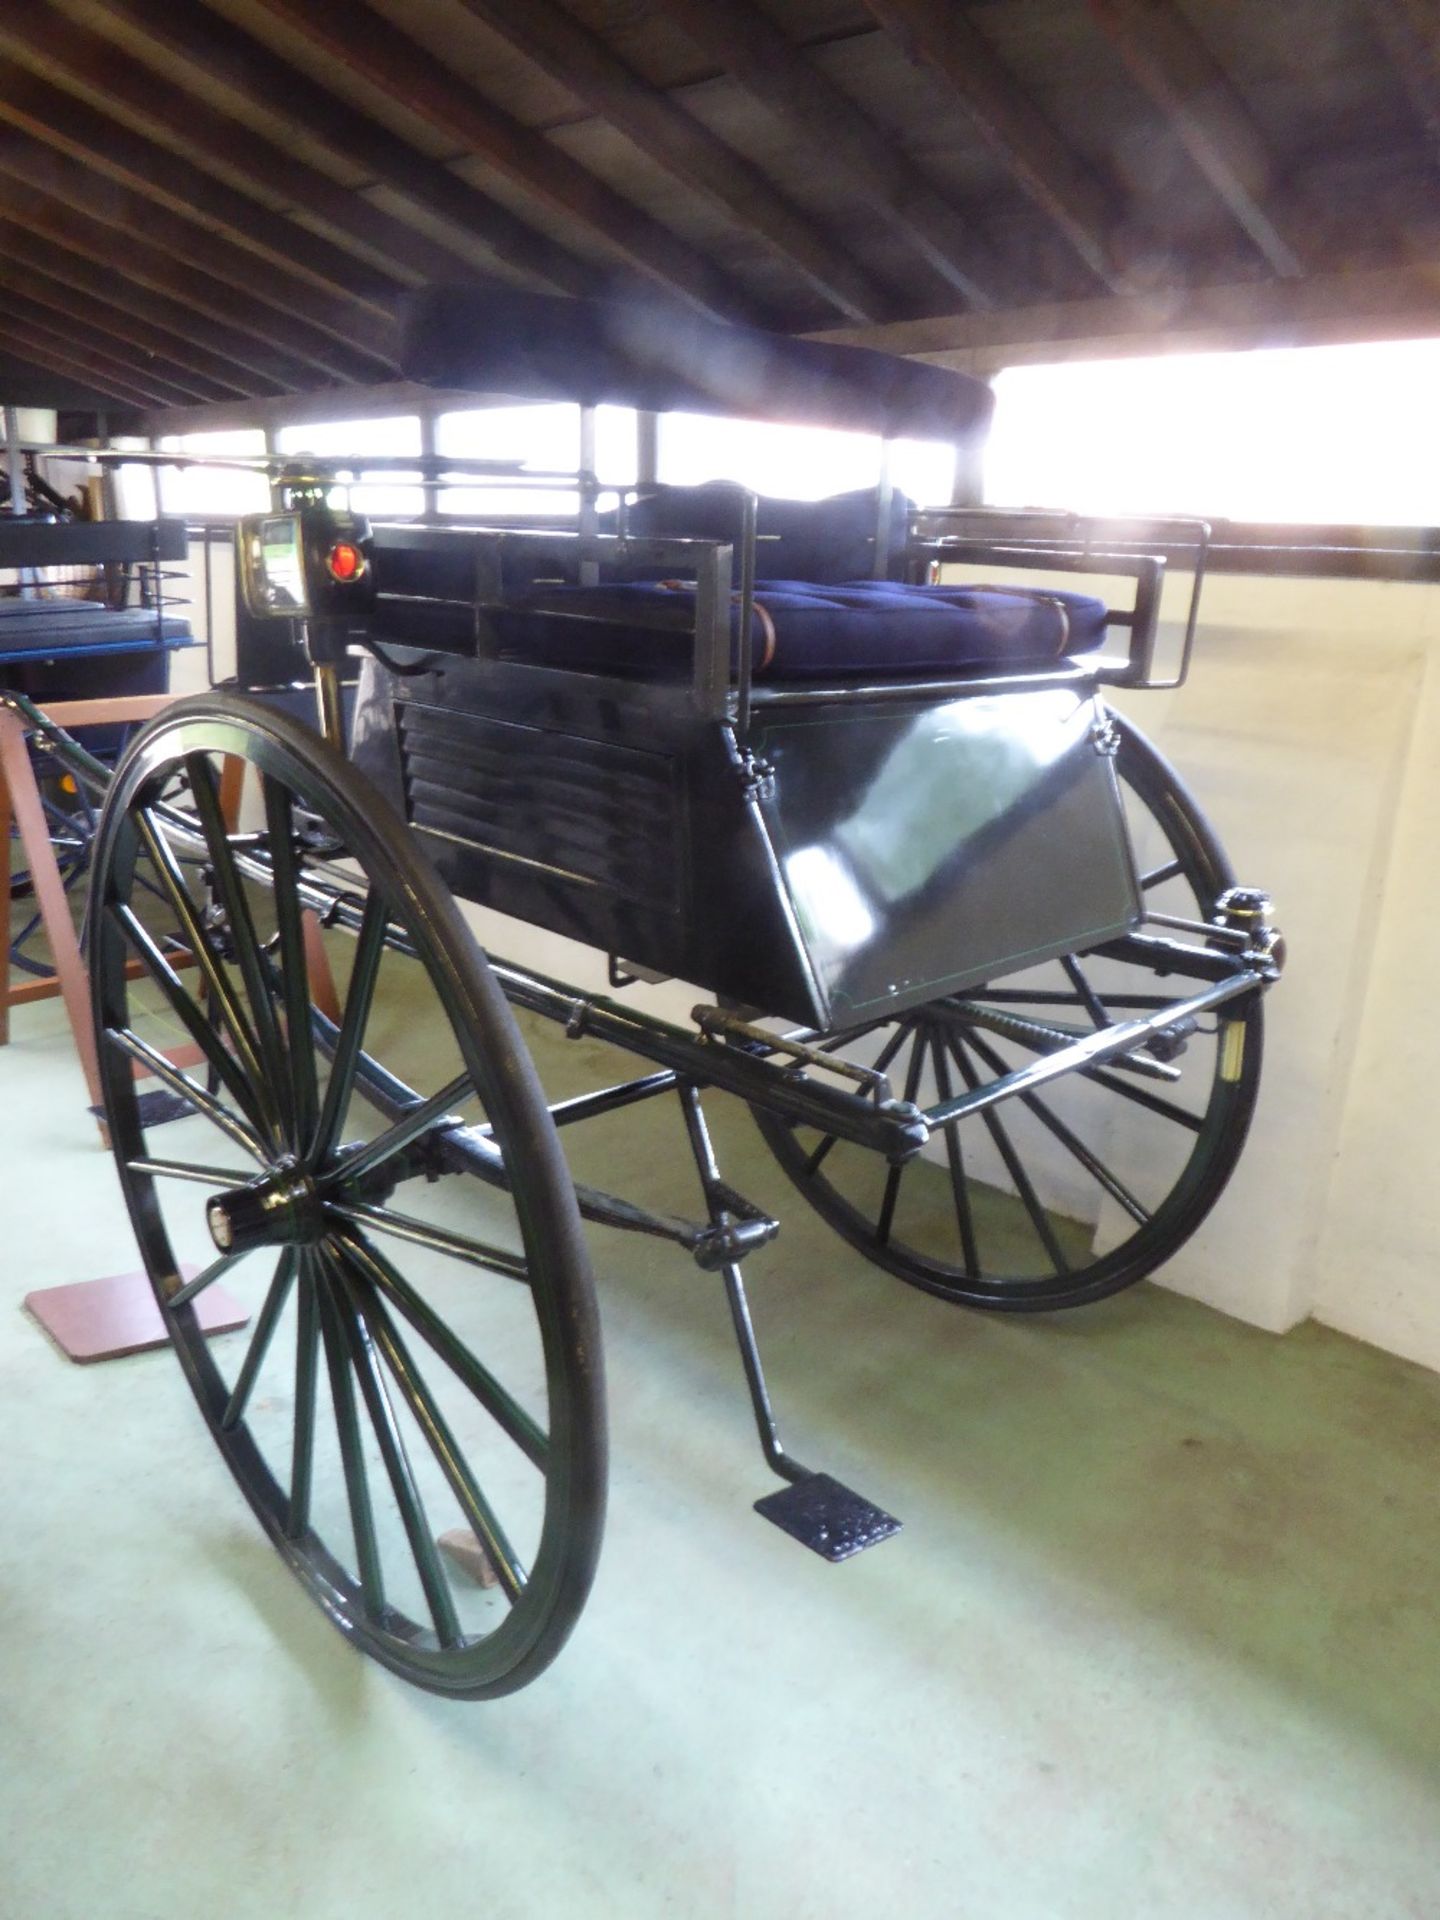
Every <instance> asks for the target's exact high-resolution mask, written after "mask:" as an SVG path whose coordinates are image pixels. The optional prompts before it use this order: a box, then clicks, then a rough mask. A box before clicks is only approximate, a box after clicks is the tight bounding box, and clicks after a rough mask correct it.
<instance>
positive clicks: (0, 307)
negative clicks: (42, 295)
mask: <svg viewBox="0 0 1440 1920" xmlns="http://www.w3.org/2000/svg"><path fill="white" fill-rule="evenodd" d="M0 327H3V329H4V331H5V333H6V334H7V336H8V337H9V338H10V339H12V340H14V341H15V342H16V343H17V344H23V343H24V342H26V341H30V340H37V341H40V342H42V343H43V344H44V345H46V346H47V347H53V348H55V349H56V350H57V351H58V352H61V353H69V354H74V355H76V356H77V357H78V356H80V355H82V354H83V356H84V357H85V360H86V362H87V363H88V364H89V365H90V366H91V367H92V368H94V369H95V370H96V371H97V372H108V373H113V374H114V375H115V376H116V377H117V378H118V379H120V380H121V381H123V382H124V383H125V384H126V385H133V386H134V388H135V389H136V391H137V392H138V391H140V390H142V389H143V390H144V391H145V392H146V393H149V394H151V395H153V397H154V403H155V405H157V406H162V407H192V406H194V405H195V401H196V395H195V394H194V392H193V391H190V390H188V389H186V388H185V387H183V386H176V385H175V383H174V382H173V381H172V380H168V379H167V378H166V377H165V375H164V374H163V373H162V372H160V371H158V370H157V369H156V368H154V367H149V366H145V365H143V364H140V363H139V362H138V361H136V360H134V359H131V358H128V357H127V356H126V355H125V353H124V352H121V353H116V351H115V349H114V347H113V346H110V345H108V343H106V342H105V341H104V340H103V338H101V339H99V340H98V342H97V337H96V336H95V335H94V333H93V331H92V330H91V329H90V328H88V327H84V326H81V325H79V324H77V323H76V322H75V321H74V320H62V319H60V318H59V317H58V316H57V315H55V314H53V313H51V312H49V311H48V310H47V309H46V308H45V307H42V306H40V305H39V304H38V303H37V302H36V301H34V300H29V299H27V298H26V297H25V295H24V294H19V293H15V292H13V291H12V290H11V289H10V288H9V287H6V286H0Z"/></svg>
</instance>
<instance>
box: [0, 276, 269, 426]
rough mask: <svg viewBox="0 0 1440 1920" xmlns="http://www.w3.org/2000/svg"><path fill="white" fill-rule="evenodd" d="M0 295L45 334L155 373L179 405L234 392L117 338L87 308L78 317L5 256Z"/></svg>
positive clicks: (117, 362)
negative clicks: (16, 269) (46, 293)
mask: <svg viewBox="0 0 1440 1920" xmlns="http://www.w3.org/2000/svg"><path fill="white" fill-rule="evenodd" d="M53 284H54V283H53V282H51V283H50V285H52V286H53ZM0 300H3V301H4V302H5V304H6V306H7V307H8V309H9V310H10V312H11V313H12V314H16V313H19V314H22V315H23V316H25V319H26V323H27V324H28V325H31V326H34V327H35V328H36V329H37V330H38V331H39V332H40V333H42V334H43V335H49V336H51V337H54V336H56V335H57V334H58V335H59V336H60V337H62V338H64V339H66V340H69V341H73V342H74V344H75V345H76V346H79V347H85V348H88V349H89V350H90V351H91V352H93V353H95V354H97V355H102V356H103V357H104V358H105V359H107V360H109V361H110V362H111V363H112V364H113V365H114V366H115V367H116V368H117V369H121V368H125V367H129V368H130V369H131V370H132V371H134V372H136V373H139V374H141V375H143V376H145V377H147V378H148V377H149V376H150V375H152V374H153V375H155V376H156V377H158V378H159V379H161V380H163V381H164V382H165V384H166V386H168V387H170V388H172V389H173V390H174V393H175V396H176V402H175V403H176V405H177V406H189V405H193V404H194V402H196V401H197V400H227V399H230V398H232V397H233V392H232V391H231V390H229V389H227V388H225V387H223V386H221V385H219V384H218V383H217V382H216V381H213V380H207V379H206V378H205V376H204V375H203V374H198V373H195V372H193V371H192V370H191V369H190V368H188V367H182V366H178V365H177V364H176V363H175V362H174V361H172V360H167V359H166V358H165V357H164V356H163V355H162V354H158V353H153V352H149V351H147V350H146V349H145V348H144V347H137V346H136V345H135V343H134V342H133V341H129V340H125V339H122V338H120V337H118V336H117V335H116V334H115V333H114V332H113V331H112V330H110V329H109V328H107V327H105V326H103V325H101V324H100V323H99V321H98V320H97V318H96V316H95V314H94V313H93V312H92V311H91V310H90V308H89V307H86V308H85V311H84V314H83V316H82V315H81V314H78V313H77V312H76V311H75V303H74V302H73V301H71V302H68V303H67V302H65V301H63V300H57V299H55V298H54V297H53V295H52V296H51V297H50V298H49V299H47V298H45V297H44V287H43V286H37V284H36V283H35V281H34V280H32V278H31V276H30V275H28V274H20V273H17V272H16V271H15V268H14V267H13V265H12V264H11V263H10V262H9V261H5V260H0Z"/></svg>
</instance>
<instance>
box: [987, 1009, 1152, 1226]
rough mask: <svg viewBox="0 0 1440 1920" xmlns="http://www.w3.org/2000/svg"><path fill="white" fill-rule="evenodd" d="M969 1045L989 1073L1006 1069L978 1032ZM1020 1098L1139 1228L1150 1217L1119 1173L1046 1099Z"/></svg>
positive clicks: (1028, 1095)
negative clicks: (1089, 1145)
mask: <svg viewBox="0 0 1440 1920" xmlns="http://www.w3.org/2000/svg"><path fill="white" fill-rule="evenodd" d="M969 1044H970V1046H971V1048H972V1049H973V1050H974V1052H975V1054H976V1055H977V1057H978V1058H979V1059H981V1060H983V1061H984V1063H985V1065H986V1066H987V1067H989V1069H990V1071H991V1072H992V1073H995V1074H1005V1073H1008V1072H1009V1071H1010V1068H1009V1067H1008V1066H1007V1065H1006V1063H1005V1061H1004V1060H1003V1059H1002V1058H1001V1056H1000V1055H999V1054H998V1053H997V1052H996V1051H995V1049H994V1048H993V1047H989V1046H987V1045H986V1044H985V1042H984V1041H983V1040H981V1039H980V1037H979V1036H978V1034H973V1033H972V1034H971V1036H970V1043H969ZM1020 1099H1021V1101H1022V1103H1023V1104H1024V1105H1025V1106H1027V1107H1028V1108H1029V1109H1030V1111H1031V1113H1033V1114H1034V1116H1035V1118H1036V1119H1037V1120H1038V1121H1039V1122H1040V1124H1041V1125H1042V1126H1043V1127H1046V1128H1048V1129H1049V1131H1050V1132H1051V1133H1052V1134H1053V1135H1054V1136H1055V1138H1056V1139H1057V1140H1058V1141H1059V1142H1060V1144H1061V1146H1062V1147H1064V1148H1065V1149H1066V1150H1067V1151H1068V1152H1069V1153H1071V1154H1073V1155H1074V1157H1075V1159H1077V1160H1078V1161H1079V1162H1080V1165H1081V1166H1082V1167H1084V1169H1085V1171H1086V1172H1087V1173H1088V1174H1089V1175H1090V1176H1091V1178H1092V1179H1094V1180H1096V1181H1097V1182H1098V1183H1099V1184H1100V1186H1102V1187H1103V1188H1104V1189H1105V1191H1106V1193H1108V1194H1109V1195H1110V1198H1111V1199H1112V1200H1114V1201H1117V1202H1118V1203H1119V1205H1120V1206H1122V1207H1123V1208H1124V1209H1125V1211H1126V1213H1128V1214H1129V1215H1130V1218H1131V1219H1132V1220H1133V1221H1134V1222H1135V1223H1136V1225H1137V1226H1141V1227H1143V1226H1144V1225H1145V1224H1146V1223H1147V1221H1148V1220H1149V1218H1150V1214H1149V1210H1148V1209H1147V1208H1146V1207H1144V1206H1142V1204H1141V1203H1140V1201H1138V1200H1137V1199H1136V1198H1135V1195H1134V1194H1133V1193H1131V1191H1130V1189H1129V1188H1128V1187H1127V1186H1126V1185H1125V1183H1124V1181H1123V1180H1121V1178H1120V1176H1119V1175H1118V1174H1117V1173H1114V1172H1112V1171H1111V1169H1110V1168H1109V1167H1107V1166H1106V1165H1105V1162H1104V1161H1103V1160H1101V1159H1100V1157H1099V1155H1098V1154H1096V1153H1093V1152H1092V1151H1091V1149H1090V1148H1089V1147H1087V1146H1086V1144H1085V1142H1084V1141H1083V1140H1082V1139H1081V1138H1080V1136H1079V1135H1078V1134H1077V1133H1076V1132H1074V1130H1073V1129H1072V1128H1071V1127H1069V1126H1067V1125H1066V1123H1065V1122H1064V1121H1063V1120H1062V1119H1061V1118H1060V1116H1059V1114H1058V1113H1056V1112H1055V1110H1054V1109H1053V1108H1052V1107H1051V1106H1050V1105H1049V1103H1048V1102H1047V1101H1045V1100H1042V1099H1041V1097H1040V1095H1039V1094H1038V1093H1022V1094H1021V1096H1020Z"/></svg>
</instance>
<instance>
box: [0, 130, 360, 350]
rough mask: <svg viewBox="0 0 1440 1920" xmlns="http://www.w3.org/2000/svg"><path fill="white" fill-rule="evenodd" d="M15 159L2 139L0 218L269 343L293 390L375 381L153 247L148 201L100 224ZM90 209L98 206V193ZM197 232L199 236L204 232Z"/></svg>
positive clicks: (304, 333)
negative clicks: (21, 173)
mask: <svg viewBox="0 0 1440 1920" xmlns="http://www.w3.org/2000/svg"><path fill="white" fill-rule="evenodd" d="M9 161H10V155H9V153H8V151H7V150H6V143H5V142H3V141H0V218H4V219H10V220H13V221H15V222H16V223H18V224H19V225H20V226H23V227H28V228H30V230H31V231H32V232H33V233H38V234H39V235H40V236H41V238H42V239H45V240H50V241H54V242H55V243H56V244H57V245H59V246H61V247H64V248H66V249H68V250H69V251H70V252H73V253H80V254H83V255H85V257H86V258H87V259H89V260H92V261H94V262H95V263H96V264H97V265H98V266H101V267H104V268H106V269H107V270H108V272H109V273H111V274H114V275H115V276H117V277H119V278H120V279H123V280H125V281H130V282H135V283H138V284H139V285H140V286H145V287H150V288H152V289H153V290H154V291H156V292H158V293H162V294H164V295H165V296H166V298H167V299H170V300H174V301H177V302H178V303H179V304H180V305H181V306H182V307H184V308H188V309H189V310H190V311H191V314H192V324H193V316H194V315H196V314H199V315H202V316H203V317H204V318H205V320H206V321H207V322H214V321H218V322H219V323H220V325H221V326H222V327H223V328H225V329H226V330H227V331H229V330H233V331H234V332H236V333H239V334H242V335H244V336H246V337H248V338H249V339H251V340H252V341H257V342H261V343H263V344H264V345H265V346H266V347H268V348H269V349H270V350H271V354H270V356H268V357H272V358H273V359H275V360H278V361H280V362H282V363H284V365H285V366H286V367H288V368H291V369H295V370H296V371H295V373H293V374H290V375H288V376H287V375H282V376H281V377H282V379H283V380H284V384H285V385H287V386H293V385H294V384H296V379H297V376H298V380H299V383H300V384H302V385H313V384H314V382H315V375H316V373H317V372H318V373H321V374H323V375H324V376H325V377H326V379H327V380H340V381H354V380H362V381H363V380H368V379H371V378H373V377H374V376H373V372H372V367H373V363H372V362H369V361H363V360H357V359H356V358H355V357H353V356H350V355H347V354H345V353H344V352H343V351H342V349H341V348H340V347H339V346H338V345H337V344H336V343H335V342H334V341H333V340H332V339H330V338H329V336H328V335H325V334H322V333H316V332H315V331H314V330H313V329H312V328H309V327H301V326H300V325H298V324H297V323H296V322H295V321H294V320H293V319H292V320H289V321H287V320H286V318H285V316H284V315H283V314H281V313H278V312H277V311H276V310H275V309H274V308H273V307H271V306H269V305H266V304H264V303H262V302H261V301H259V300H257V299H252V298H249V297H247V296H246V295H245V294H243V293H241V292H240V291H238V289H237V287H236V286H235V285H233V284H229V283H227V282H226V281H223V280H217V279H216V278H214V276H213V275H211V274H210V273H208V272H206V271H204V270H203V269H201V268H199V267H198V266H197V265H193V264H186V262H185V261H184V260H183V258H177V257H176V256H175V254H173V253H170V252H166V251H164V250H163V249H161V248H160V247H157V246H153V245H151V244H150V242H149V241H148V240H146V239H144V238H143V237H142V235H143V233H144V230H145V224H146V220H145V216H146V213H147V212H148V211H150V209H149V208H148V205H147V203H144V202H141V203H140V205H139V207H138V208H131V209H121V208H118V207H117V206H116V205H115V204H114V203H113V202H112V203H111V204H110V205H107V207H106V208H105V209H104V211H105V214H106V216H107V217H106V218H104V219H99V218H96V217H95V214H94V212H93V211H92V212H91V213H81V212H79V211H78V209H77V208H76V207H75V206H73V205H68V204H65V203H63V202H61V201H59V200H56V199H54V198H52V197H51V196H50V195H48V194H46V193H44V192H40V191H37V190H36V189H35V188H34V187H33V186H31V185H30V184H29V183H28V182H26V181H24V180H23V179H20V178H18V177H16V176H14V175H12V173H11V172H10V167H9ZM89 204H90V206H91V207H92V209H93V208H94V196H93V195H92V196H91V199H90V202H89ZM127 215H128V217H125V216H127ZM194 231H195V232H196V233H197V234H198V233H199V232H200V231H201V230H200V229H199V228H196V229H194ZM252 274H253V269H252ZM254 277H256V278H258V276H254ZM197 331H203V333H204V335H205V337H206V338H207V339H209V338H212V337H213V333H214V328H213V327H212V326H210V325H208V324H207V325H206V326H205V327H204V328H203V329H197ZM262 364H263V363H262ZM302 369H308V372H305V371H302Z"/></svg>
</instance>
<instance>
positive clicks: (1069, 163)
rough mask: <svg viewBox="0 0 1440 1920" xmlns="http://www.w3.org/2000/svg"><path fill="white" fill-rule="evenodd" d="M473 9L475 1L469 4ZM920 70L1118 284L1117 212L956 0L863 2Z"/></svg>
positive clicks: (1094, 267)
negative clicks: (1114, 249)
mask: <svg viewBox="0 0 1440 1920" xmlns="http://www.w3.org/2000/svg"><path fill="white" fill-rule="evenodd" d="M466 4H467V5H469V4H471V0H466ZM864 4H865V6H866V8H867V9H868V10H869V12H870V13H871V15H872V16H873V17H874V19H875V20H877V21H878V22H879V24H880V25H881V26H882V27H884V28H885V29H886V31H887V32H889V33H890V34H891V35H893V37H894V38H895V39H896V40H898V41H899V43H900V45H901V47H902V48H903V50H904V52H905V54H906V56H907V57H908V58H909V60H910V61H911V62H912V64H913V65H915V66H917V67H923V68H925V69H926V70H928V71H929V72H931V73H933V74H934V75H936V77H937V78H938V79H939V80H940V82H941V83H942V85H943V86H944V88H945V90H946V92H947V93H948V94H949V96H950V98H951V99H952V100H954V101H955V102H956V104H957V105H958V106H959V107H960V109H961V111H962V112H963V113H964V114H965V115H966V117H967V119H969V120H970V122H971V123H972V125H973V126H974V127H975V130H976V131H977V132H978V133H979V135H980V137H981V138H982V139H983V140H984V141H985V143H986V145H987V146H988V147H989V148H990V150H991V151H992V153H994V154H995V155H996V157H997V158H998V159H999V160H1000V162H1001V163H1002V165H1004V166H1005V167H1006V169H1007V170H1008V171H1009V172H1010V174H1011V175H1012V177H1013V178H1014V179H1015V180H1016V182H1017V183H1018V184H1019V186H1020V187H1021V188H1022V189H1023V190H1024V192H1025V193H1027V194H1028V195H1029V197H1030V198H1031V200H1033V201H1034V203H1035V205H1036V206H1037V207H1039V208H1040V209H1041V211H1042V212H1044V213H1046V214H1047V215H1048V216H1049V217H1050V219H1051V220H1052V221H1054V223H1055V225H1056V226H1057V227H1058V228H1059V229H1060V231H1061V233H1063V234H1064V236H1065V238H1066V239H1067V240H1068V241H1069V243H1070V245H1071V246H1072V247H1073V248H1074V250H1075V252H1076V253H1077V254H1078V255H1079V256H1080V258H1081V260H1083V261H1084V263H1085V265H1086V266H1087V267H1088V268H1089V269H1090V271H1091V272H1092V273H1093V274H1095V275H1096V276H1097V278H1098V279H1100V280H1102V281H1103V282H1104V283H1105V284H1106V285H1107V286H1109V287H1112V288H1114V287H1116V286H1118V284H1119V281H1120V274H1119V272H1118V270H1117V268H1116V265H1115V261H1114V256H1113V252H1112V248H1111V241H1110V235H1111V232H1112V230H1113V228H1114V226H1115V224H1116V221H1117V219H1118V217H1119V214H1120V211H1121V210H1120V208H1119V207H1118V205H1117V204H1116V202H1115V196H1114V195H1113V194H1111V193H1109V192H1107V191H1106V189H1105V188H1104V187H1103V186H1102V185H1101V184H1100V182H1099V181H1098V180H1097V179H1096V178H1095V177H1094V175H1093V174H1092V173H1091V172H1090V170H1089V169H1088V167H1087V166H1086V165H1085V163H1084V161H1083V160H1082V159H1081V158H1080V157H1079V155H1077V154H1075V153H1073V152H1072V151H1071V149H1070V148H1069V147H1068V146H1067V145H1066V144H1065V142H1064V141H1063V140H1062V139H1061V137H1060V135H1059V134H1058V133H1056V131H1055V130H1054V128H1053V127H1052V126H1051V125H1050V123H1049V122H1048V121H1047V120H1046V119H1045V117H1044V116H1043V115H1042V114H1041V113H1040V112H1039V111H1038V110H1037V109H1036V107H1035V106H1034V105H1033V103H1032V102H1031V101H1030V100H1029V98H1028V97H1027V96H1026V94H1025V92H1024V90H1023V89H1022V88H1021V87H1020V85H1019V83H1018V82H1017V81H1016V80H1015V78H1014V76H1013V75H1012V74H1011V73H1009V72H1008V71H1007V69H1006V68H1005V66H1004V64H1003V63H1002V62H1001V60H1000V59H999V58H998V57H997V55H996V53H995V51H994V48H993V47H992V46H991V44H990V42H989V41H988V40H987V39H986V38H985V36H984V34H983V33H981V31H980V30H979V28H978V27H976V26H975V25H974V24H973V23H972V22H971V21H970V20H969V19H968V18H967V16H966V15H965V14H964V13H963V12H962V11H961V9H960V8H959V7H958V6H957V5H955V4H954V0H864Z"/></svg>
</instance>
